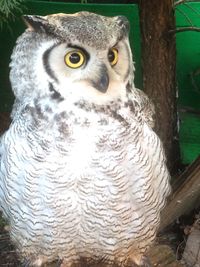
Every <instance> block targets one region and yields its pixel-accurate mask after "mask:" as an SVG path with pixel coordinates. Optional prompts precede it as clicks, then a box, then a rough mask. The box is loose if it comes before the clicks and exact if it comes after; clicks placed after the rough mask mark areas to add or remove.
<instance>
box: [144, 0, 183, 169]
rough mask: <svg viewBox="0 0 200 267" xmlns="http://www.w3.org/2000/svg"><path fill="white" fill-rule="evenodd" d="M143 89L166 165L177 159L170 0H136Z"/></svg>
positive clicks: (174, 52) (176, 164)
mask: <svg viewBox="0 0 200 267" xmlns="http://www.w3.org/2000/svg"><path fill="white" fill-rule="evenodd" d="M139 7H140V21H141V37H142V70H143V89H144V91H145V92H146V94H147V95H148V96H149V97H150V99H152V101H153V103H154V105H155V108H156V128H155V129H156V132H157V133H158V135H159V136H160V138H161V140H162V141H163V144H164V147H165V151H166V155H167V159H168V166H169V169H170V170H171V171H173V170H174V169H177V166H178V164H179V160H180V153H179V145H178V132H177V107H176V93H177V92H176V78H175V77H176V47H175V36H174V35H173V34H169V30H172V29H174V28H175V18H174V11H173V0H162V1H158V0H140V1H139Z"/></svg>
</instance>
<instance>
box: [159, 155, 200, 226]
mask: <svg viewBox="0 0 200 267" xmlns="http://www.w3.org/2000/svg"><path fill="white" fill-rule="evenodd" d="M196 205H200V156H199V157H198V158H197V159H196V160H195V161H194V162H193V163H192V164H191V165H189V167H188V168H187V169H186V170H185V171H184V172H183V174H182V175H181V176H180V177H178V178H177V180H176V182H175V183H174V185H173V193H172V195H171V197H170V198H169V201H168V204H167V206H166V207H165V209H164V210H163V211H162V213H161V226H160V230H162V229H164V228H165V227H166V226H168V225H169V224H171V223H172V222H173V221H175V220H176V219H177V218H178V217H180V216H181V215H183V214H188V213H189V212H190V211H192V210H193V209H194V208H195V206H196Z"/></svg>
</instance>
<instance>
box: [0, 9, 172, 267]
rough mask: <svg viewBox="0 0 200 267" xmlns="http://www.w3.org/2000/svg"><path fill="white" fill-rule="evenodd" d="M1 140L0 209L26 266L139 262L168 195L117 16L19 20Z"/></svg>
mask: <svg viewBox="0 0 200 267" xmlns="http://www.w3.org/2000/svg"><path fill="white" fill-rule="evenodd" d="M24 20H25V23H26V25H27V29H26V31H25V32H24V33H23V34H22V35H21V36H20V37H19V38H18V40H17V44H16V47H15V49H14V51H13V54H12V56H11V63H10V67H11V71H10V80H11V85H12V90H13V93H14V95H15V103H14V105H13V109H12V113H11V117H12V123H11V125H10V128H9V129H8V130H7V131H6V132H5V133H4V134H3V135H2V137H1V143H0V207H1V210H2V212H3V214H4V217H5V218H6V220H7V221H8V224H9V229H10V236H11V239H12V241H13V243H14V244H15V245H16V248H17V250H18V252H19V254H20V255H21V258H22V261H23V259H26V266H43V265H45V264H48V263H50V262H53V261H59V262H60V266H62V267H70V266H72V265H74V264H75V265H76V264H79V265H80V264H81V263H82V262H84V263H86V264H96V263H98V262H103V263H104V264H105V265H106V266H107V265H108V266H112V265H113V264H116V265H118V266H126V265H127V264H131V266H150V264H149V263H147V260H145V255H146V252H147V250H148V248H149V247H150V245H151V244H152V242H153V240H154V239H155V235H156V232H157V230H158V227H159V222H160V212H161V210H162V208H163V207H164V204H165V202H166V198H167V196H168V195H169V193H170V185H169V173H168V170H167V167H166V159H165V154H164V150H163V146H162V144H161V141H160V140H159V138H158V136H157V135H156V133H155V132H154V130H153V125H154V108H153V105H152V104H151V102H150V100H149V99H148V97H147V96H146V95H145V94H144V93H143V92H142V91H140V90H139V89H136V88H135V86H134V82H133V80H134V64H133V62H132V54H131V49H130V45H129V40H128V35H129V34H128V33H129V23H128V20H127V19H126V18H125V17H123V16H115V17H105V16H101V15H97V14H94V13H90V12H79V13H75V14H54V15H48V16H44V17H43V16H34V15H33V16H30V15H27V16H24Z"/></svg>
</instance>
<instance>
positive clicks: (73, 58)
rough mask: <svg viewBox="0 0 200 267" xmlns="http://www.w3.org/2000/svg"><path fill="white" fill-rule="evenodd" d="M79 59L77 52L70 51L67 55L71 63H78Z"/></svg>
mask: <svg viewBox="0 0 200 267" xmlns="http://www.w3.org/2000/svg"><path fill="white" fill-rule="evenodd" d="M80 59H81V58H80V55H79V54H77V53H72V54H71V55H70V57H69V60H70V62H71V63H73V64H77V63H79V61H80Z"/></svg>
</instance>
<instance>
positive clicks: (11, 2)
mask: <svg viewBox="0 0 200 267" xmlns="http://www.w3.org/2000/svg"><path fill="white" fill-rule="evenodd" d="M23 2H25V0H0V28H2V27H3V25H5V24H7V25H8V23H9V21H10V20H13V19H14V18H15V16H16V15H17V14H20V13H22V10H23V5H22V4H23Z"/></svg>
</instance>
